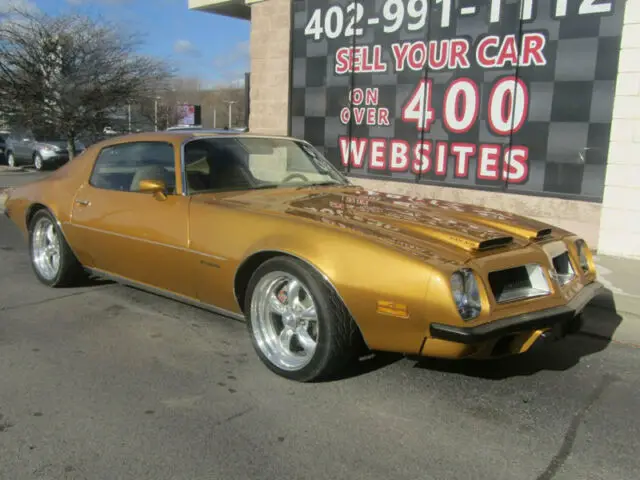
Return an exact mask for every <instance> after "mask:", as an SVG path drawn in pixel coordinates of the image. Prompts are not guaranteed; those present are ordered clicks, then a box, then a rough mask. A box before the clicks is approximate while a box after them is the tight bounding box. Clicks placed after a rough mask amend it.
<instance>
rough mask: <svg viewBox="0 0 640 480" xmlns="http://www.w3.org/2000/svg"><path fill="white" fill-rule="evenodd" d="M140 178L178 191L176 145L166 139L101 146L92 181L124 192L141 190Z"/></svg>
mask: <svg viewBox="0 0 640 480" xmlns="http://www.w3.org/2000/svg"><path fill="white" fill-rule="evenodd" d="M141 180H161V181H163V182H164V183H165V184H166V185H167V191H168V193H170V194H171V193H175V187H176V173H175V157H174V151H173V145H171V144H170V143H165V142H131V143H124V144H120V145H113V146H110V147H105V148H104V149H102V151H101V152H100V154H99V155H98V158H97V159H96V163H95V166H94V169H93V173H92V174H91V179H90V181H89V183H90V184H91V185H93V186H94V187H97V188H104V189H107V190H118V191H122V192H137V191H139V187H140V181H141Z"/></svg>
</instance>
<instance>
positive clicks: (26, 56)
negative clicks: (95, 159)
mask: <svg viewBox="0 0 640 480" xmlns="http://www.w3.org/2000/svg"><path fill="white" fill-rule="evenodd" d="M121 32H122V29H121V28H118V27H117V26H115V25H111V24H109V23H106V22H101V21H97V20H93V19H92V18H89V17H87V16H83V15H75V14H74V15H64V16H56V17H53V16H50V15H46V14H42V13H32V12H29V11H28V10H14V11H12V12H11V15H10V16H9V18H8V19H7V20H5V21H3V22H1V23H0V111H4V112H5V115H6V116H7V117H8V119H9V121H10V122H12V123H14V124H16V123H18V124H21V125H23V126H25V127H29V128H32V129H34V130H39V131H42V132H47V133H48V134H49V135H57V136H61V137H63V138H65V139H66V140H67V145H68V147H69V155H70V156H71V158H73V155H74V153H75V140H76V138H77V136H78V135H79V134H82V133H85V132H95V131H100V130H101V129H103V128H104V126H105V125H108V124H109V117H110V116H111V115H112V114H113V113H114V112H117V111H119V110H122V109H123V108H125V107H126V106H127V105H129V104H131V103H136V102H139V101H141V100H142V99H145V98H149V97H153V96H155V92H157V91H158V90H159V89H160V88H162V86H163V85H164V84H165V83H166V81H167V80H168V79H170V78H171V76H172V72H171V71H170V69H169V68H168V67H167V66H166V64H165V63H164V62H162V61H158V60H155V59H153V58H150V57H146V56H143V55H139V54H138V53H137V51H138V48H139V46H140V45H141V39H140V38H139V37H138V36H136V35H126V34H123V33H121Z"/></svg>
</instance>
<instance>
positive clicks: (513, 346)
mask: <svg viewBox="0 0 640 480" xmlns="http://www.w3.org/2000/svg"><path fill="white" fill-rule="evenodd" d="M6 213H7V215H8V216H9V217H10V218H11V220H13V222H15V223H16V224H17V225H18V226H19V228H20V229H21V230H22V232H23V233H24V235H25V237H26V238H27V239H28V244H29V252H30V256H31V263H32V265H33V269H34V272H35V275H36V276H37V278H38V279H39V280H40V281H41V282H43V283H44V284H46V285H49V286H52V287H58V286H62V285H70V284H73V283H74V282H75V281H77V280H78V279H79V278H80V277H81V276H82V275H85V274H87V273H89V274H94V275H98V276H103V277H107V278H110V279H113V280H116V281H119V282H122V283H125V284H130V285H135V286H137V287H139V288H143V289H147V290H149V291H152V292H155V293H159V294H161V295H165V296H169V297H171V298H174V299H176V300H180V301H184V302H187V303H192V304H196V305H199V306H203V307H206V308H209V309H210V310H213V311H215V312H219V313H222V314H225V315H227V316H231V317H235V318H237V319H241V320H245V319H246V324H247V327H248V331H249V334H250V337H251V340H252V342H253V345H254V347H255V350H256V353H257V355H258V357H259V358H260V359H261V361H262V362H263V363H264V364H265V365H266V366H267V367H268V368H270V369H271V370H272V371H273V372H275V373H277V374H279V375H281V376H283V377H286V378H289V379H292V380H297V381H312V380H316V379H320V378H328V377H331V376H333V375H335V374H337V373H338V371H339V370H340V369H342V368H345V366H346V365H347V363H348V362H350V361H352V360H354V357H355V356H356V355H358V353H360V352H361V351H362V349H361V348H360V346H364V347H366V348H368V349H369V351H390V352H399V353H404V354H408V355H418V356H420V355H422V356H432V357H443V358H451V359H460V358H493V357H500V356H505V355H513V354H518V353H522V352H525V351H527V350H528V349H530V348H531V346H532V345H533V344H534V342H536V341H537V340H538V339H540V338H541V337H547V336H549V337H552V338H556V337H561V336H563V335H565V334H567V333H569V332H573V331H576V330H577V329H579V328H580V318H581V317H580V312H581V311H582V309H583V308H584V307H585V305H586V304H587V303H588V302H589V301H590V300H591V299H592V298H593V297H594V296H595V295H596V294H597V293H598V291H599V289H601V288H602V287H601V286H600V284H598V283H597V282H596V272H595V268H594V263H593V259H592V254H591V253H590V251H589V248H588V247H587V244H586V243H585V241H584V240H583V239H581V238H578V237H577V236H576V235H573V234H571V233H569V232H567V231H564V230H561V229H559V228H554V227H551V226H549V225H546V224H542V223H540V222H537V221H534V220H530V219H527V218H523V217H519V216H516V215H512V214H510V213H505V212H500V211H495V210H490V209H487V208H481V207H476V206H470V205H463V204H457V203H450V202H442V201H438V200H429V199H423V198H413V197H405V196H398V195H391V194H385V193H379V192H374V191H369V190H367V189H365V188H362V187H360V186H357V185H353V184H351V183H350V182H349V181H348V180H347V179H346V178H345V177H344V176H343V175H342V174H341V173H340V172H339V171H338V170H337V169H336V168H334V167H333V166H332V165H331V163H330V162H329V161H327V159H326V158H325V157H323V155H322V154H321V153H319V152H318V151H317V150H316V149H315V148H313V147H312V146H311V145H310V144H309V143H307V142H305V141H302V140H298V139H294V138H288V137H275V136H259V135H254V134H245V133H231V132H229V133H226V134H213V133H210V132H209V133H208V132H206V131H202V132H195V133H194V132H161V133H145V134H134V135H127V136H124V137H119V138H115V139H111V140H107V141H103V142H101V143H98V144H96V145H93V146H92V147H90V148H88V149H87V150H86V151H85V152H83V153H82V154H81V155H80V156H78V157H77V158H76V159H75V160H74V161H72V162H70V163H68V164H66V165H65V166H63V167H62V168H60V169H59V170H57V171H56V172H54V173H53V174H51V175H50V176H49V177H48V178H47V179H45V180H42V181H38V182H35V183H32V184H29V185H26V186H23V187H18V188H15V189H13V190H12V191H11V192H10V193H9V198H8V200H7V203H6Z"/></svg>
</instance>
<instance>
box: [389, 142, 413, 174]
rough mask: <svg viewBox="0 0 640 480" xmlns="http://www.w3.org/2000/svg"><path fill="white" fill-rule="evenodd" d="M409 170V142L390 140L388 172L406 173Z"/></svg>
mask: <svg viewBox="0 0 640 480" xmlns="http://www.w3.org/2000/svg"><path fill="white" fill-rule="evenodd" d="M408 169H409V142H406V141H404V140H391V160H390V162H389V170H391V171H392V172H406V171H407V170H408Z"/></svg>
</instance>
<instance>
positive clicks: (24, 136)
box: [13, 131, 35, 163]
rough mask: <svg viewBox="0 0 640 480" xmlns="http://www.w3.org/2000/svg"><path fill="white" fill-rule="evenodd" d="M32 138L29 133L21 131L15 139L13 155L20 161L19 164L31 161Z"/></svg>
mask: <svg viewBox="0 0 640 480" xmlns="http://www.w3.org/2000/svg"><path fill="white" fill-rule="evenodd" d="M34 142H35V140H34V138H33V135H32V134H31V132H29V131H23V132H21V133H20V134H19V136H18V137H17V138H16V148H15V151H14V152H13V154H14V155H15V157H16V158H17V159H18V160H20V163H25V162H30V161H31V160H32V153H33V145H34Z"/></svg>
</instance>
